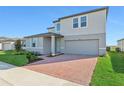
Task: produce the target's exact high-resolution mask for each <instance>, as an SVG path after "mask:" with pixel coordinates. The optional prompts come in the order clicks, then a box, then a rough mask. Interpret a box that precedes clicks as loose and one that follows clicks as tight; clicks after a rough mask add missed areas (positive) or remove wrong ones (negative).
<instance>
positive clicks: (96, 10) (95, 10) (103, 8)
mask: <svg viewBox="0 0 124 93" xmlns="http://www.w3.org/2000/svg"><path fill="white" fill-rule="evenodd" d="M105 9H106V10H107V11H106V13H107V15H108V9H109V7H102V8H99V9H94V10H90V11H86V12H81V13H77V14H73V15H69V16H65V17H61V18H58V20H55V21H53V23H55V22H59V21H60V20H61V19H66V18H70V17H74V16H79V15H83V14H88V13H92V12H98V11H101V10H105ZM106 17H107V16H106Z"/></svg>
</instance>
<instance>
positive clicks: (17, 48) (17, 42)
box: [15, 40, 22, 52]
mask: <svg viewBox="0 0 124 93" xmlns="http://www.w3.org/2000/svg"><path fill="white" fill-rule="evenodd" d="M21 47H22V45H21V40H16V42H15V50H16V51H17V52H19V51H20V50H21Z"/></svg>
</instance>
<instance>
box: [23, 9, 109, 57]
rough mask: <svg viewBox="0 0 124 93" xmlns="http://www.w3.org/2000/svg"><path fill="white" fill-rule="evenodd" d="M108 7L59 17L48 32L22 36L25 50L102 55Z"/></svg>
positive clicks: (44, 52)
mask: <svg viewBox="0 0 124 93" xmlns="http://www.w3.org/2000/svg"><path fill="white" fill-rule="evenodd" d="M107 14H108V7H104V8H100V9H95V10H90V11H87V12H82V13H78V14H73V15H69V16H65V17H61V18H58V19H57V20H55V21H53V25H54V26H53V27H49V28H48V33H43V34H36V35H31V36H26V37H24V39H25V42H24V46H25V47H24V49H26V50H29V51H37V52H39V53H41V54H49V53H52V55H55V54H56V53H65V54H82V55H104V54H105V53H106V20H107Z"/></svg>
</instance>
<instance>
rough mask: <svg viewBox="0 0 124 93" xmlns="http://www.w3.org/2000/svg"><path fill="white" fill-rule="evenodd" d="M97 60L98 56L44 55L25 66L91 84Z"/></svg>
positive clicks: (72, 80) (69, 79) (80, 82)
mask: <svg viewBox="0 0 124 93" xmlns="http://www.w3.org/2000/svg"><path fill="white" fill-rule="evenodd" d="M96 62H97V57H91V56H82V55H60V56H56V57H44V60H42V61H39V62H35V63H32V64H30V65H28V66H24V68H26V69H30V70H33V71H36V72H40V73H44V74H47V75H51V76H54V77H57V78H61V79H65V80H68V81H71V82H75V83H78V84H81V85H89V83H90V80H91V77H92V74H93V70H94V68H95V65H96Z"/></svg>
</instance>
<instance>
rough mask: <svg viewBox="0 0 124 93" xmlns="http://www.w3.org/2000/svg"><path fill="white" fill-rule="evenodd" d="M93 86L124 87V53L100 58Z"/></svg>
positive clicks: (113, 53)
mask: <svg viewBox="0 0 124 93" xmlns="http://www.w3.org/2000/svg"><path fill="white" fill-rule="evenodd" d="M91 85H92V86H93V85H96V86H112V85H113V86H119V85H120V86H122V85H124V53H116V52H109V53H108V54H107V55H106V56H105V57H99V58H98V62H97V65H96V68H95V71H94V74H93V77H92V80H91Z"/></svg>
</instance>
